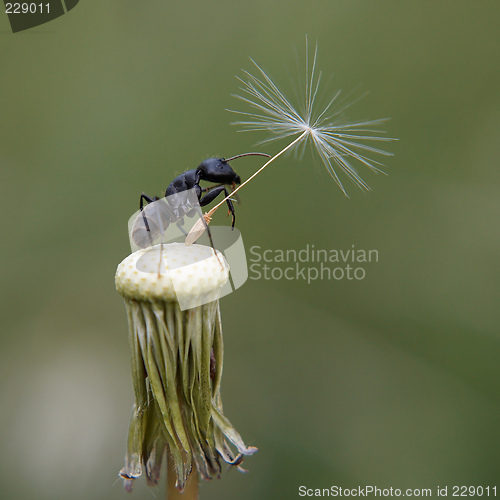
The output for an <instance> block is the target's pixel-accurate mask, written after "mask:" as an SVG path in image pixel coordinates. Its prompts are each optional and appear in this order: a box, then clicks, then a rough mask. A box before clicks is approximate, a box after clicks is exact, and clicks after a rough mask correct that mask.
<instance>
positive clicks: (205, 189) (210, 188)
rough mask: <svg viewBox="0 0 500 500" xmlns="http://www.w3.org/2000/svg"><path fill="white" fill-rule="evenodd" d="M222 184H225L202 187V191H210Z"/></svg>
mask: <svg viewBox="0 0 500 500" xmlns="http://www.w3.org/2000/svg"><path fill="white" fill-rule="evenodd" d="M220 186H223V184H214V185H213V186H207V187H204V188H201V192H202V193H207V192H208V191H212V189H215V188H218V187H220Z"/></svg>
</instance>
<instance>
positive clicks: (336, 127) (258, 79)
mask: <svg viewBox="0 0 500 500" xmlns="http://www.w3.org/2000/svg"><path fill="white" fill-rule="evenodd" d="M308 52H309V50H308V44H307V39H306V73H305V88H304V94H305V95H304V96H303V98H304V101H303V103H302V106H301V109H302V112H299V111H298V110H297V106H294V105H293V104H292V101H291V100H290V99H288V98H287V97H286V96H285V94H284V93H283V92H282V91H281V90H280V89H279V88H278V86H277V85H276V84H275V83H274V81H273V80H272V79H271V77H270V76H269V75H268V74H267V73H266V72H265V71H264V70H263V69H262V68H261V67H260V66H259V65H258V64H257V63H256V62H255V61H253V60H252V62H253V63H254V65H255V67H256V68H257V70H258V76H255V75H254V74H252V73H250V72H248V71H244V75H245V77H244V78H239V80H240V82H241V83H242V87H241V89H240V90H241V91H242V94H241V95H235V97H236V98H238V99H240V100H241V101H243V102H245V103H247V104H249V105H250V107H251V108H253V110H254V111H253V112H245V111H237V110H229V111H231V112H233V113H238V114H241V115H244V116H246V117H247V119H246V120H241V121H237V122H235V125H239V126H240V127H241V129H242V131H265V132H270V133H271V134H272V136H271V137H270V138H267V139H265V140H263V141H261V142H260V144H263V143H269V142H272V141H276V140H279V139H285V138H288V137H294V136H296V135H298V134H300V136H299V137H300V140H298V141H296V142H295V144H294V147H299V146H303V147H304V146H305V145H306V144H307V143H310V144H311V145H312V149H313V151H314V152H316V153H317V154H318V155H319V158H320V159H321V161H322V163H323V164H324V165H325V167H326V168H327V170H328V172H329V173H330V175H331V176H332V177H333V179H334V180H335V182H336V183H337V184H338V186H339V187H340V189H342V191H343V192H344V194H346V195H347V192H346V190H345V188H344V185H343V183H342V181H341V179H340V177H339V175H338V173H337V169H340V170H341V171H342V172H343V173H344V174H346V175H347V177H348V178H349V179H350V180H351V181H353V182H354V183H355V184H356V185H357V186H358V187H359V188H361V189H366V190H369V189H370V188H369V186H368V184H366V182H365V181H364V180H363V179H362V178H361V177H360V175H359V174H358V172H357V170H356V168H355V167H354V165H353V164H352V160H355V161H356V162H359V163H361V164H363V165H365V166H367V167H368V168H369V169H370V170H372V171H374V172H380V173H384V172H383V171H382V170H381V168H380V167H381V166H383V165H382V163H380V162H378V161H376V160H374V159H372V158H370V157H369V156H368V155H369V154H380V155H384V156H392V154H391V153H389V152H387V151H384V150H383V149H380V148H377V147H374V146H372V145H370V142H373V141H392V140H394V139H393V138H389V137H384V136H381V135H380V134H381V133H384V132H383V131H378V130H375V129H373V128H372V127H374V126H377V125H380V124H382V123H384V122H386V121H387V120H388V118H382V119H378V120H365V121H363V120H362V121H354V122H349V121H348V120H346V118H345V117H344V115H343V114H344V111H345V110H346V109H347V108H348V107H349V106H351V105H352V104H353V103H352V102H351V103H348V104H345V103H342V102H341V100H340V95H341V92H340V91H337V92H336V93H334V94H333V96H332V97H331V98H330V100H329V101H328V102H327V104H326V106H323V107H319V105H317V103H318V100H319V97H318V95H319V90H320V83H321V76H322V74H321V72H320V71H318V70H317V55H318V46H317V45H316V48H315V50H314V56H313V58H312V61H311V62H310V61H309V54H308Z"/></svg>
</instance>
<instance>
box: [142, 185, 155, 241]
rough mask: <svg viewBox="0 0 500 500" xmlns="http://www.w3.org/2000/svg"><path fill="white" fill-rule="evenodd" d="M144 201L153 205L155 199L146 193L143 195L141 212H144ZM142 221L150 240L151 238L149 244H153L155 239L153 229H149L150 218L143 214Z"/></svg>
mask: <svg viewBox="0 0 500 500" xmlns="http://www.w3.org/2000/svg"><path fill="white" fill-rule="evenodd" d="M144 201H146V203H153V201H154V200H153V199H152V198H150V197H149V196H148V195H147V194H146V193H142V194H141V197H140V198H139V210H140V211H141V212H143V210H144ZM142 220H143V222H144V227H145V228H146V231H147V232H148V238H149V244H150V245H152V244H153V237H152V236H151V229H150V228H149V223H148V218H147V217H146V214H144V212H143V214H142Z"/></svg>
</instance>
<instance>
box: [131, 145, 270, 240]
mask: <svg viewBox="0 0 500 500" xmlns="http://www.w3.org/2000/svg"><path fill="white" fill-rule="evenodd" d="M243 156H266V157H268V158H270V155H268V154H265V153H244V154H241V155H237V156H233V157H231V158H228V159H227V160H226V159H225V158H208V159H207V160H205V161H203V162H201V163H200V165H199V166H198V167H197V168H195V169H192V170H187V171H186V172H184V173H182V174H181V175H179V176H178V177H176V178H175V179H174V180H173V181H172V182H171V183H170V184H169V186H168V187H167V189H166V190H165V195H164V198H159V197H157V196H155V197H153V198H151V197H150V196H148V195H147V194H145V193H142V194H141V197H140V202H139V209H140V211H141V213H140V214H139V215H138V217H137V219H136V220H135V222H134V224H133V226H132V230H131V236H132V239H133V241H134V242H135V244H136V245H137V246H138V247H139V248H146V247H148V246H150V245H152V244H153V241H154V240H155V239H156V238H157V237H158V236H160V235H162V234H163V233H164V232H165V230H166V229H167V227H168V226H169V224H171V223H176V224H177V226H178V227H179V229H181V231H182V232H184V233H185V231H184V230H183V229H182V227H181V226H182V225H183V224H184V216H188V217H193V216H194V215H195V213H199V215H200V217H201V215H202V214H201V212H200V210H199V208H198V206H197V205H199V206H200V207H204V206H206V205H208V204H209V203H211V202H212V201H214V200H215V198H217V196H219V194H221V193H224V195H225V197H227V196H229V193H228V191H227V189H226V186H227V185H232V186H233V190H234V188H235V186H236V184H240V183H241V179H240V176H239V175H238V174H237V173H236V172H235V171H234V170H233V169H232V167H231V166H230V165H229V161H231V160H235V159H236V158H241V157H243ZM201 181H208V182H215V183H217V184H215V185H213V186H208V187H206V188H202V187H201V186H200V182H201ZM189 190H194V193H195V194H196V198H197V199H194V196H191V197H190V196H189V194H188V191H189ZM191 193H192V191H191ZM204 193H206V194H205V195H204V196H203V194H204ZM162 199H165V200H166V203H161V204H160V205H159V204H158V203H153V202H156V201H158V200H162ZM144 202H146V203H148V204H149V203H151V204H152V205H144ZM226 203H227V207H228V210H229V212H228V215H229V214H231V216H232V223H231V227H232V228H234V223H235V220H236V216H235V213H234V205H233V202H232V201H231V199H230V198H227V200H226ZM148 207H151V209H148ZM153 208H154V209H155V210H153ZM153 212H154V213H153ZM201 218H202V219H203V217H201ZM207 229H208V227H207ZM208 235H209V238H210V242H211V243H212V247H213V242H212V237H211V235H210V231H208Z"/></svg>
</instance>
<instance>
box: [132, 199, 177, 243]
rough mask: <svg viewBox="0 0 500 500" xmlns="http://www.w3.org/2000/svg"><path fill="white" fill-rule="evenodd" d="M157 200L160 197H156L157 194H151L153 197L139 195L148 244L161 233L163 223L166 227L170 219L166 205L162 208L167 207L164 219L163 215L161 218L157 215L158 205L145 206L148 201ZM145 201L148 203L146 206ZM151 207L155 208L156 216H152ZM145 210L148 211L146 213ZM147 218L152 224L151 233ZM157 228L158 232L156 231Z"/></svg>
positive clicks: (169, 212)
mask: <svg viewBox="0 0 500 500" xmlns="http://www.w3.org/2000/svg"><path fill="white" fill-rule="evenodd" d="M159 200H160V198H158V196H153V198H151V197H150V196H148V195H147V194H145V193H142V194H141V197H140V201H139V209H140V211H141V214H142V220H143V223H144V227H145V228H146V231H147V235H148V239H149V245H150V246H152V245H153V240H154V239H156V237H157V236H158V234H159V233H161V234H163V230H164V224H166V226H165V228H166V227H168V224H169V223H170V221H171V220H172V211H171V210H170V209H169V207H168V205H166V206H165V207H164V208H163V209H164V210H165V209H168V210H167V214H166V216H167V218H166V219H165V217H163V220H161V216H160V215H159V213H158V211H157V210H158V206H155V207H153V206H152V207H151V208H150V209H147V208H146V206H149V204H150V203H154V202H156V201H159ZM145 201H146V203H148V205H146V206H145V205H144V202H145ZM152 209H156V218H155V217H153V212H152ZM146 212H148V213H147V214H146ZM148 219H150V221H151V223H152V225H153V230H154V233H153V231H151V227H150V221H148ZM155 228H156V229H155ZM158 230H159V233H158Z"/></svg>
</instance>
